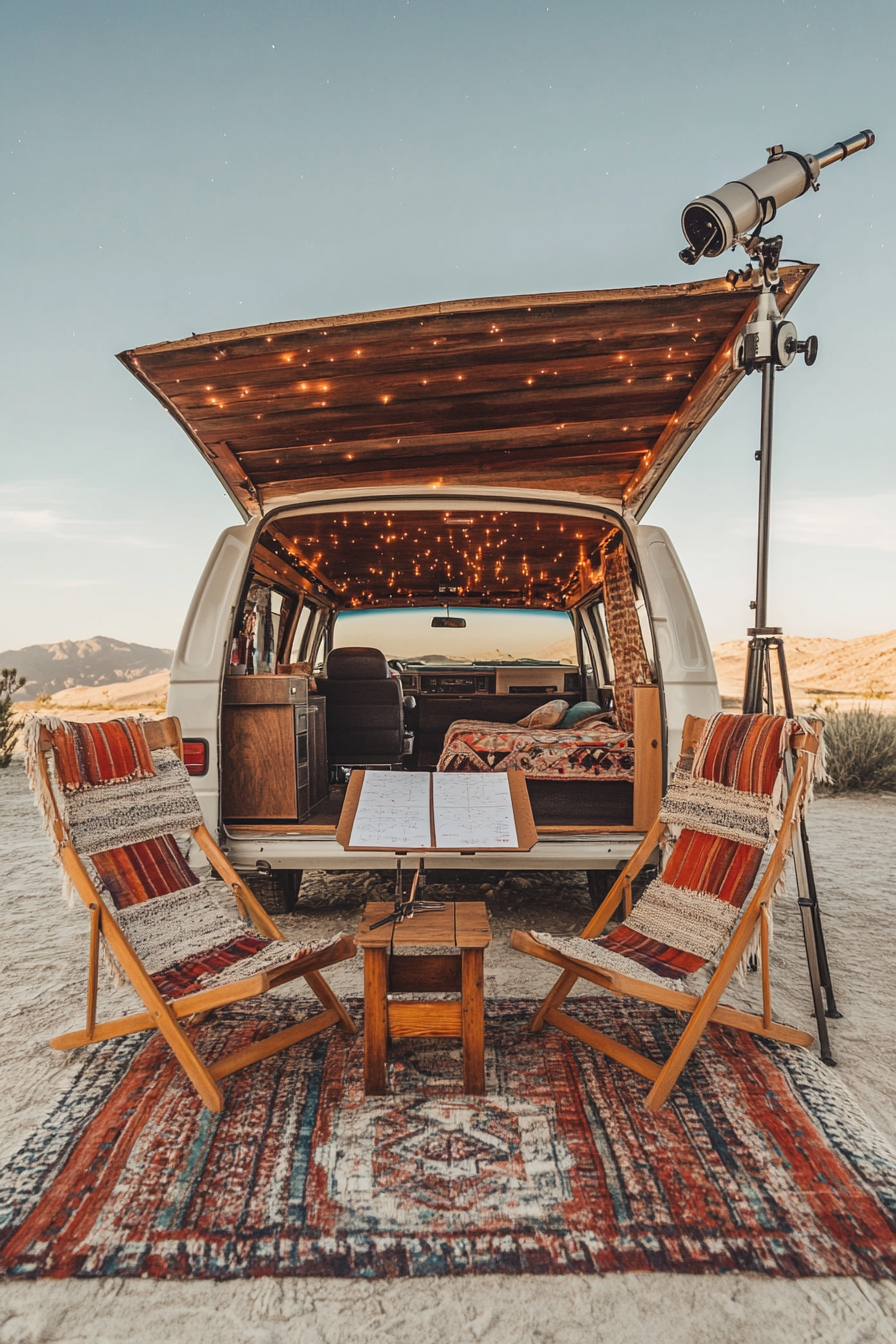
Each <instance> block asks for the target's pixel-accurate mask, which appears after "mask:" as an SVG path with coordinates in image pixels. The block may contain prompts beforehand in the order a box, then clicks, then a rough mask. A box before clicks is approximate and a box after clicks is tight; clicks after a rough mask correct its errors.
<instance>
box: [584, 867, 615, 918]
mask: <svg viewBox="0 0 896 1344" xmlns="http://www.w3.org/2000/svg"><path fill="white" fill-rule="evenodd" d="M585 876H586V877H587V879H588V895H589V896H590V897H591V909H592V910H597V909H598V907H599V906H600V903H601V901H603V899H604V897H605V896H606V895H607V894H608V892H609V890H610V888H611V887H612V885H613V883H614V882H615V881H616V879H617V877H618V876H619V874H618V873H617V872H616V871H615V870H614V869H613V868H589V869H588V871H587V872H586V873H585Z"/></svg>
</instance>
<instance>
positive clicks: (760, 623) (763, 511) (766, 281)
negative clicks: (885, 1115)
mask: <svg viewBox="0 0 896 1344" xmlns="http://www.w3.org/2000/svg"><path fill="white" fill-rule="evenodd" d="M781 243H782V239H781V238H780V237H777V238H770V239H765V238H759V237H755V238H753V239H751V240H750V242H749V244H748V245H747V251H748V253H750V254H751V255H752V256H755V257H757V258H758V260H759V270H758V272H757V271H753V270H752V268H751V269H750V271H749V272H747V273H743V274H750V275H752V276H753V277H754V279H755V278H756V277H757V275H758V277H759V278H760V279H761V290H760V294H759V297H758V299H757V304H756V314H755V317H754V319H753V321H752V322H750V323H748V324H747V326H746V327H745V329H744V332H743V335H742V336H740V337H739V338H738V340H737V342H736V344H735V349H734V359H735V365H736V366H737V367H741V368H743V369H744V370H745V372H746V373H747V374H750V373H752V372H753V370H754V369H755V368H756V367H759V368H761V369H762V421H761V431H760V440H759V445H760V446H759V452H758V453H757V454H756V456H757V458H758V459H759V528H758V540H757V555H756V600H755V602H751V604H750V605H751V606H752V607H753V609H754V610H755V613H756V625H755V626H754V627H752V628H751V629H750V630H748V631H747V634H748V635H749V636H750V644H749V651H748V653H747V670H746V677H745V679H744V699H743V712H744V713H745V714H763V713H764V714H774V712H775V710H774V690H773V685H772V658H771V655H772V650H773V649H774V650H775V652H776V654H777V664H778V675H779V677H780V681H781V694H782V698H783V701H784V713H785V714H786V715H787V717H788V718H793V697H792V695H791V692H790V679H789V677H788V674H787V660H786V657H785V654H784V636H783V634H782V632H781V629H780V627H778V626H770V625H768V624H767V623H766V622H767V606H768V553H769V524H770V516H771V473H772V426H773V417H774V398H775V372H776V370H777V369H784V368H786V367H787V365H789V364H791V363H792V362H793V360H794V358H795V357H796V355H797V353H801V354H803V355H804V356H805V359H806V363H807V364H810V365H811V364H814V362H815V356H816V353H817V350H818V342H817V340H816V338H815V337H814V336H810V337H809V339H808V340H807V341H798V340H797V338H796V328H795V327H794V325H793V323H792V322H784V321H782V319H781V315H780V313H779V312H778V307H777V304H776V303H775V297H774V291H775V288H776V287H777V284H778V274H777V267H778V260H779V258H780V255H781ZM793 764H794V763H793V757H792V755H791V754H790V753H788V757H787V761H786V765H785V768H786V770H787V777H788V783H790V782H792V779H793ZM793 863H794V869H795V872H796V887H797V897H798V904H799V909H800V917H801V920H802V926H803V941H804V943H805V946H806V962H807V964H808V967H809V983H810V986H811V990H812V1002H813V1006H814V1013H815V1021H816V1028H817V1031H818V1045H819V1051H820V1053H821V1058H822V1059H823V1061H824V1062H825V1064H835V1063H836V1060H835V1059H834V1056H833V1054H832V1053H831V1042H830V1038H829V1036H828V1027H827V1022H826V1020H825V1019H826V1018H828V1017H831V1018H836V1017H842V1013H839V1012H838V1011H837V1004H836V1000H835V998H834V987H833V984H832V981H831V972H830V967H829V965H828V958H827V951H826V949H825V942H824V931H823V929H822V926H821V910H820V908H819V905H818V895H817V892H816V889H815V877H814V874H813V871H812V859H811V856H810V853H809V837H808V834H807V832H806V823H805V821H804V820H801V821H800V824H799V832H798V836H797V841H796V843H795V844H794V847H793ZM822 991H823V995H822Z"/></svg>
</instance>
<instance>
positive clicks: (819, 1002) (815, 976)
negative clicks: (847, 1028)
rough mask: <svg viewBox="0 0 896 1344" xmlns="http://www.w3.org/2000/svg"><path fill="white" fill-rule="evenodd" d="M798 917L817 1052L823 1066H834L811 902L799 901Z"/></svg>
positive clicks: (801, 899) (834, 1060)
mask: <svg viewBox="0 0 896 1344" xmlns="http://www.w3.org/2000/svg"><path fill="white" fill-rule="evenodd" d="M799 907H800V917H801V919H802V921H803V941H804V942H805V944H806V961H807V962H808V963H809V983H810V985H811V987H812V1002H813V1004H814V1005H815V1028H816V1030H817V1032H818V1050H819V1054H820V1055H821V1058H822V1059H823V1061H824V1063H825V1064H836V1063H837V1061H836V1059H835V1058H834V1056H833V1055H832V1053H831V1040H830V1037H829V1036H828V1024H827V1020H826V1018H825V1014H824V999H823V998H822V994H821V972H820V970H819V966H818V948H817V947H816V944H815V920H814V918H813V908H812V902H811V901H808V900H803V898H802V897H800V900H799Z"/></svg>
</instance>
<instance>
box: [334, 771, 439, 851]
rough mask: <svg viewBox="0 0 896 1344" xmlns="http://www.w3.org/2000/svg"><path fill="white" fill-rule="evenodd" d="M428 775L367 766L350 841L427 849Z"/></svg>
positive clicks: (371, 845)
mask: <svg viewBox="0 0 896 1344" xmlns="http://www.w3.org/2000/svg"><path fill="white" fill-rule="evenodd" d="M429 779H430V777H429V775H428V774H425V773H419V774H418V773H413V772H410V771H409V772H408V773H407V774H402V773H400V772H399V771H397V770H394V771H393V770H367V771H365V773H364V781H363V783H362V785H361V796H360V798H359V799H358V810H357V811H356V813H355V819H354V822H353V823H352V834H351V840H350V842H349V843H350V844H351V845H352V846H357V847H359V848H361V849H428V848H429V847H430V845H431V844H432V826H431V825H430V819H429Z"/></svg>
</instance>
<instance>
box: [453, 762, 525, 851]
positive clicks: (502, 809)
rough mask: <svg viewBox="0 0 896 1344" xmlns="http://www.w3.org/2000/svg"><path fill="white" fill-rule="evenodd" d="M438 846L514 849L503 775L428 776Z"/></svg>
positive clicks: (513, 829) (510, 805) (507, 786)
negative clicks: (430, 777) (430, 781)
mask: <svg viewBox="0 0 896 1344" xmlns="http://www.w3.org/2000/svg"><path fill="white" fill-rule="evenodd" d="M432 810H433V817H434V820H435V833H436V846H437V848H438V849H518V848H519V840H518V839H517V833H516V822H515V821H514V817H513V803H512V802H511V798H510V784H509V782H508V779H507V775H506V774H499V775H460V774H458V775H439V774H435V775H433V776H432Z"/></svg>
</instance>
